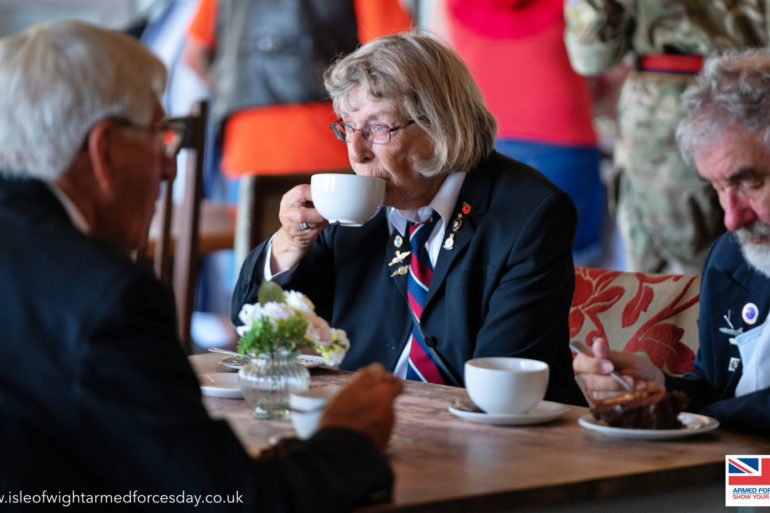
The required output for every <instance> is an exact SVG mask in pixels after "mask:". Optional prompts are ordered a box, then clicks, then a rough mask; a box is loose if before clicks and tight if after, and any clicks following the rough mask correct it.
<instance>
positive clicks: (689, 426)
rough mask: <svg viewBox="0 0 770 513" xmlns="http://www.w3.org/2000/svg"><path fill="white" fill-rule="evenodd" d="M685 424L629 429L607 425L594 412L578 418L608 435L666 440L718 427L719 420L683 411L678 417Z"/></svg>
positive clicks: (583, 424) (580, 422)
mask: <svg viewBox="0 0 770 513" xmlns="http://www.w3.org/2000/svg"><path fill="white" fill-rule="evenodd" d="M677 418H678V419H679V421H680V422H681V423H682V424H684V427H683V428H679V429H629V428H619V427H612V426H608V425H606V424H605V423H604V422H602V421H600V420H596V419H595V418H594V416H593V414H590V413H588V414H586V415H583V416H582V417H580V418H579V419H578V423H579V424H580V425H581V426H583V427H584V428H588V429H591V430H593V431H598V432H599V433H601V434H603V435H607V436H614V437H618V438H632V439H636V440H666V439H673V438H685V437H688V436H694V435H698V434H700V433H705V432H707V431H711V430H712V429H716V428H718V427H719V421H718V420H717V419H713V418H711V417H707V416H705V415H698V414H697V413H687V412H682V413H680V414H679V417H677Z"/></svg>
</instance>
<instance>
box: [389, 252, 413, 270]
mask: <svg viewBox="0 0 770 513" xmlns="http://www.w3.org/2000/svg"><path fill="white" fill-rule="evenodd" d="M410 254H411V251H398V250H396V256H394V257H393V260H391V261H390V263H389V264H388V267H390V266H392V265H396V264H400V263H401V262H403V261H404V259H405V258H406V257H408V256H409V255H410Z"/></svg>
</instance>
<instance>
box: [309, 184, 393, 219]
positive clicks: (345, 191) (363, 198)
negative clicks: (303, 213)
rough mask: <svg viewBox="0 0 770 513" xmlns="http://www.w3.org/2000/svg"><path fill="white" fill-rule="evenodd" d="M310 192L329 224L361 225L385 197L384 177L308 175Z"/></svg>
mask: <svg viewBox="0 0 770 513" xmlns="http://www.w3.org/2000/svg"><path fill="white" fill-rule="evenodd" d="M310 194H311V196H312V197H313V204H314V205H315V208H316V210H318V213H319V214H321V215H322V216H323V217H324V218H325V219H327V220H328V221H329V223H331V224H341V225H345V226H361V225H362V224H364V223H365V222H367V221H368V220H369V219H371V218H372V217H374V214H376V213H377V210H378V209H379V208H380V207H381V206H382V202H383V201H384V200H385V180H383V179H381V178H373V177H371V176H358V175H354V174H342V173H322V174H317V175H313V176H311V177H310Z"/></svg>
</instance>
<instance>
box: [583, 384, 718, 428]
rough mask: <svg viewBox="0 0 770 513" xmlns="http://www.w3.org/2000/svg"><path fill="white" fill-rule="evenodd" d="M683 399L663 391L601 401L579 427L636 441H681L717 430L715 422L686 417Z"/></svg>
mask: <svg viewBox="0 0 770 513" xmlns="http://www.w3.org/2000/svg"><path fill="white" fill-rule="evenodd" d="M686 406H687V396H686V395H685V394H684V393H682V392H667V391H666V390H665V389H663V388H650V389H641V390H634V391H632V392H627V393H625V394H622V395H619V396H615V397H610V398H607V399H601V400H599V401H595V402H594V403H593V404H592V405H591V413H590V414H587V415H583V416H582V417H580V418H579V419H578V422H579V423H580V425H581V426H583V427H585V428H588V429H591V430H594V431H598V432H599V433H602V434H604V435H608V436H616V437H622V438H636V439H640V440H642V439H643V440H663V439H671V438H684V437H688V436H693V435H697V434H700V433H705V432H707V431H711V430H712V429H716V428H718V427H719V421H717V420H716V419H713V418H711V417H707V416H705V415H698V414H696V413H688V412H685V411H682V410H684V408H685V407H686Z"/></svg>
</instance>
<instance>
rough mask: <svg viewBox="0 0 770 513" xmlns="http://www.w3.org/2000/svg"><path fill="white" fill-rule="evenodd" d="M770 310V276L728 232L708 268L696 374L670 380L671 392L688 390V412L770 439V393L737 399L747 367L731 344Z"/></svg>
mask: <svg viewBox="0 0 770 513" xmlns="http://www.w3.org/2000/svg"><path fill="white" fill-rule="evenodd" d="M750 304H753V305H754V306H755V307H756V314H755V315H754V317H753V318H754V319H756V321H755V323H753V324H751V323H750V322H747V321H746V320H745V319H744V315H743V311H744V308H745V307H746V305H750ZM748 308H751V306H749V307H748ZM768 308H770V278H768V277H767V276H765V275H764V274H762V273H760V272H758V271H757V270H755V269H753V268H752V267H751V266H750V265H749V264H748V262H746V260H745V259H744V258H743V255H742V254H741V249H740V245H739V244H738V242H737V241H736V239H735V235H734V234H733V233H731V232H727V233H725V234H723V235H722V236H720V237H719V239H717V241H716V242H715V243H714V244H713V245H712V247H711V250H710V251H709V255H708V257H707V259H706V263H705V265H704V268H703V275H702V279H701V287H700V316H699V320H698V330H699V347H698V354H697V356H696V358H695V362H694V365H695V370H694V371H692V372H689V373H687V374H686V375H684V376H682V377H667V378H666V386H667V388H669V389H672V390H684V391H686V392H687V394H688V396H689V398H690V404H689V405H688V407H687V410H688V411H700V412H702V413H703V414H705V415H709V416H711V417H714V418H717V419H718V420H719V421H720V423H721V425H722V426H723V427H727V428H731V429H738V430H741V431H749V432H755V433H760V434H764V435H770V389H762V390H758V391H755V392H752V393H749V394H746V395H743V396H740V397H735V387H736V385H737V384H738V380H739V379H740V377H741V371H742V365H741V360H740V352H739V351H738V347H737V346H735V345H734V344H731V343H730V339H731V338H733V337H734V336H735V335H736V334H738V333H743V332H746V331H747V330H750V329H753V328H754V327H756V326H759V325H760V324H761V323H762V321H763V320H764V319H765V318H766V317H767V314H768ZM768 365H770V362H768Z"/></svg>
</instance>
